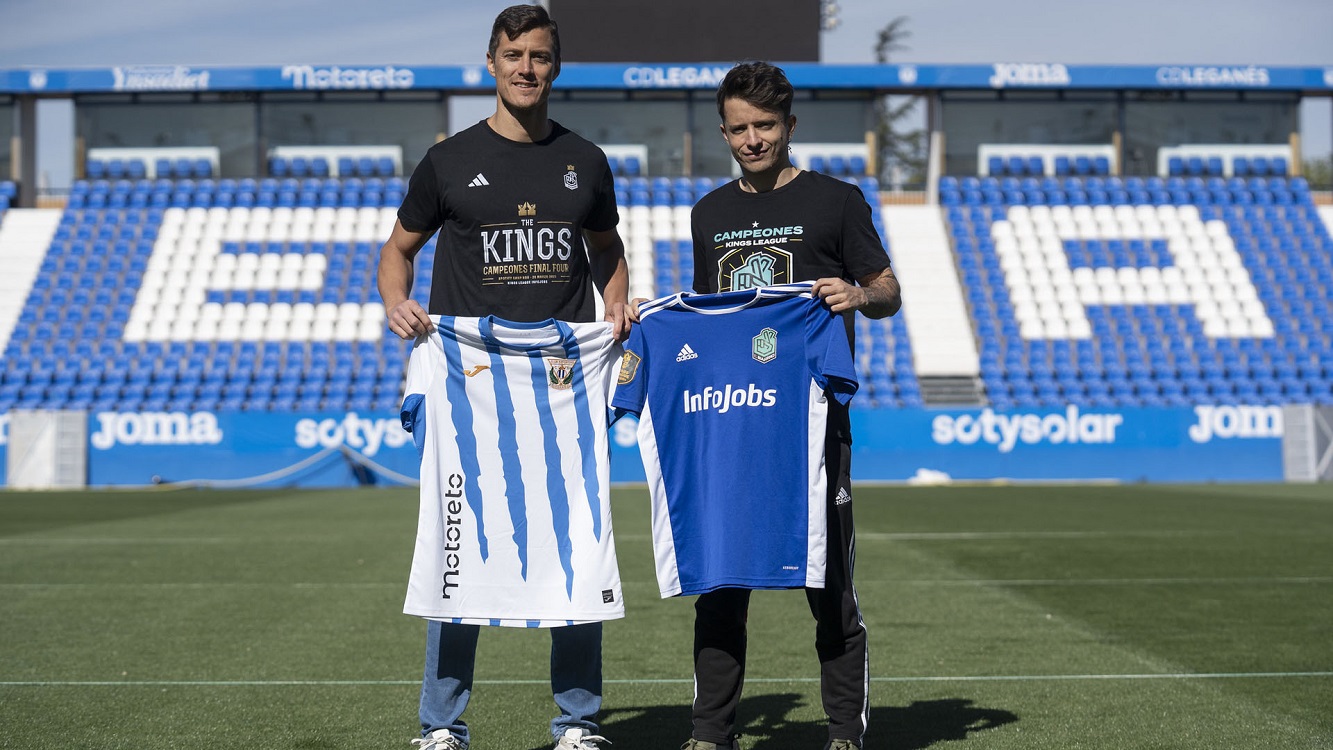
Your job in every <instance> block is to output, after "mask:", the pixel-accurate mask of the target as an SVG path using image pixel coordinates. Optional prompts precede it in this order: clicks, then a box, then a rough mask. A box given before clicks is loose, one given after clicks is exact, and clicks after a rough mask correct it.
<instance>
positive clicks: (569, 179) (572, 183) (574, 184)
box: [565, 164, 579, 190]
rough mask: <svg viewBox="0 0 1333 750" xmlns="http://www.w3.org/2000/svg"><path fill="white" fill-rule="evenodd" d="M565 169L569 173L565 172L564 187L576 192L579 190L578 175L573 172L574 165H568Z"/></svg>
mask: <svg viewBox="0 0 1333 750" xmlns="http://www.w3.org/2000/svg"><path fill="white" fill-rule="evenodd" d="M567 169H568V170H569V171H568V172H565V187H567V188H569V189H570V190H578V189H579V173H578V172H575V171H574V165H573V164H570V165H569V166H568V167H567Z"/></svg>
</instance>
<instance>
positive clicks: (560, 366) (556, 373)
mask: <svg viewBox="0 0 1333 750" xmlns="http://www.w3.org/2000/svg"><path fill="white" fill-rule="evenodd" d="M546 384H547V385H549V386H551V388H553V389H555V390H557V391H567V390H569V389H570V388H573V387H574V360H572V359H560V358H558V357H547V358H546Z"/></svg>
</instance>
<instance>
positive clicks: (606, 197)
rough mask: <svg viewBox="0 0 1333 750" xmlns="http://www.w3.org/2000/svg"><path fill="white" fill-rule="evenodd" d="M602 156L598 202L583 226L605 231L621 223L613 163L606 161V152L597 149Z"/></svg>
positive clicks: (593, 230)
mask: <svg viewBox="0 0 1333 750" xmlns="http://www.w3.org/2000/svg"><path fill="white" fill-rule="evenodd" d="M597 155H598V156H599V157H600V158H601V163H600V164H598V168H599V169H600V170H601V172H602V177H601V179H600V180H598V181H597V202H596V205H594V206H593V207H592V212H591V213H589V214H588V219H587V220H586V221H584V222H583V228H584V229H587V230H589V231H592V232H605V231H607V230H608V229H615V228H616V226H617V225H618V224H619V223H620V213H619V212H618V211H617V210H616V179H615V177H614V176H612V174H611V165H610V164H609V163H608V162H607V161H606V153H605V152H603V151H602V150H601V149H598V150H597Z"/></svg>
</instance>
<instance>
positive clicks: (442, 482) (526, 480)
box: [403, 316, 624, 627]
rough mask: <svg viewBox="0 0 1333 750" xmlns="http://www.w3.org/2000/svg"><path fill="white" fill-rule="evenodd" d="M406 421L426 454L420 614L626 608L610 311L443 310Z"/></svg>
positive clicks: (575, 613)
mask: <svg viewBox="0 0 1333 750" xmlns="http://www.w3.org/2000/svg"><path fill="white" fill-rule="evenodd" d="M432 320H434V321H435V324H436V331H435V332H434V333H432V334H430V335H429V336H424V337H422V338H420V339H418V341H417V344H416V347H415V348H414V350H413V353H412V359H411V362H410V363H409V365H408V376H407V384H406V391H405V392H406V396H405V398H404V402H403V424H404V427H405V428H407V429H408V430H410V431H411V432H412V433H413V436H414V439H415V441H416V444H417V447H418V449H419V450H420V452H421V457H422V464H421V469H422V471H421V492H422V496H421V500H422V501H421V516H420V518H419V526H418V536H417V547H416V554H415V556H414V558H413V568H412V576H411V580H410V582H409V587H408V597H407V603H406V606H405V610H404V611H406V612H407V613H408V614H414V615H419V616H422V617H427V618H431V619H441V620H448V621H454V622H468V623H473V622H476V623H481V624H490V625H509V626H518V627H546V626H552V625H562V624H569V623H578V622H591V621H600V620H606V619H611V618H615V617H620V616H623V612H624V609H623V603H622V601H621V594H620V580H619V573H618V571H617V566H616V559H615V547H614V542H613V539H612V533H611V517H610V509H609V504H608V500H609V496H608V489H609V478H610V467H609V444H608V442H607V423H608V417H609V412H608V408H607V402H608V399H609V393H610V389H611V387H612V380H613V377H614V374H615V371H616V366H617V365H618V363H619V358H620V354H621V349H620V347H619V345H617V344H616V343H615V341H614V337H613V336H612V334H611V330H610V327H609V326H608V325H607V324H605V323H564V322H559V321H554V320H547V321H542V322H539V323H513V322H508V321H503V320H500V319H497V318H493V317H487V318H461V317H449V316H432Z"/></svg>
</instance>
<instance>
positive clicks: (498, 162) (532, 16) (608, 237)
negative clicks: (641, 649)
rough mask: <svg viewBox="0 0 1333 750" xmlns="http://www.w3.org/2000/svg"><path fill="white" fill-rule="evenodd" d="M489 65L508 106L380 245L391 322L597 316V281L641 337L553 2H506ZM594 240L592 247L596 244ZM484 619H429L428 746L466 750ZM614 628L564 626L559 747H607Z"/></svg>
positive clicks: (408, 328) (429, 181)
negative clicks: (562, 104)
mask: <svg viewBox="0 0 1333 750" xmlns="http://www.w3.org/2000/svg"><path fill="white" fill-rule="evenodd" d="M486 66H487V69H488V70H490V72H491V75H493V76H495V79H496V83H495V86H496V108H495V113H494V114H492V115H491V116H490V117H489V118H487V119H486V120H484V121H482V122H480V123H477V124H476V125H474V126H472V127H470V128H468V129H467V130H464V131H463V132H461V133H458V134H456V135H455V136H453V137H452V138H449V139H447V140H444V141H441V142H440V143H438V144H436V145H435V146H433V147H431V149H430V150H429V151H427V152H426V157H425V158H424V159H422V160H421V163H420V164H419V165H418V166H417V168H416V171H415V172H414V173H413V175H412V178H411V180H410V182H409V183H408V190H407V195H406V196H405V197H404V199H403V204H402V207H401V208H400V209H399V210H398V221H397V223H396V224H395V225H394V228H393V233H392V234H391V235H390V237H389V239H388V241H387V242H385V243H384V246H383V247H382V248H381V249H380V262H379V281H378V284H379V290H380V295H381V296H382V297H383V298H384V306H385V309H386V312H387V315H388V321H389V328H390V329H391V330H392V331H393V332H394V333H395V334H397V335H398V336H400V337H402V338H404V339H408V340H410V339H414V338H416V337H417V336H420V335H422V334H424V333H428V332H430V331H431V330H433V328H434V326H433V324H432V323H431V320H430V317H429V315H452V316H468V317H480V316H486V315H494V316H496V317H499V318H503V319H505V320H510V321H518V322H535V321H542V320H546V319H548V318H555V319H557V320H563V321H570V322H589V321H592V320H593V319H594V317H595V312H594V310H595V298H594V296H593V295H594V292H593V287H594V286H596V288H597V290H598V291H600V292H601V295H602V299H603V301H604V303H605V312H606V314H605V319H606V320H607V321H608V322H610V323H611V325H612V327H613V328H614V330H615V333H616V336H617V338H619V339H621V340H623V339H624V338H625V336H627V335H628V333H629V320H628V318H627V316H626V304H625V303H626V296H627V292H628V288H629V274H628V270H627V266H626V264H625V248H624V244H623V243H622V242H621V239H620V236H619V234H618V233H617V232H616V224H617V222H618V217H617V214H616V204H615V190H614V187H613V184H612V177H611V170H610V168H609V166H608V164H607V160H606V155H605V154H603V153H602V151H601V149H599V148H597V147H596V146H594V145H593V144H591V143H589V142H588V141H586V140H584V139H582V138H580V137H579V136H577V135H575V134H574V133H571V132H570V131H568V130H566V129H565V128H563V127H561V126H560V125H559V124H558V123H556V122H553V121H551V120H549V119H547V116H546V115H547V99H548V97H549V96H550V92H551V84H552V82H553V81H554V80H555V78H556V76H557V75H559V73H560V38H559V34H558V32H557V28H556V25H555V22H554V21H552V20H551V18H550V16H549V15H547V12H546V10H545V9H544V8H542V7H540V6H536V5H516V6H513V7H510V8H507V9H505V10H504V11H502V12H501V13H500V15H499V16H498V17H497V18H496V19H495V24H494V25H493V27H492V29H491V40H490V47H489V49H488V51H487V53H486ZM436 230H439V233H440V236H439V240H438V241H437V243H436V249H435V267H434V274H433V277H432V279H431V292H430V310H429V312H428V311H427V310H426V309H424V308H423V307H422V306H421V305H420V304H419V303H418V302H416V301H415V300H413V299H411V298H410V297H409V295H410V293H411V290H412V278H413V259H414V258H415V257H416V254H417V252H419V251H420V250H421V248H422V246H424V245H425V244H426V241H427V240H429V239H430V237H431V235H432V234H434V233H435V231H436ZM585 247H586V250H585ZM479 630H480V628H479V627H478V626H476V625H461V624H455V623H441V622H435V621H432V622H430V623H429V624H428V626H427V646H426V666H425V674H424V676H423V679H422V684H421V704H420V718H421V735H422V736H421V738H419V739H414V740H412V743H413V744H414V745H419V746H420V747H421V748H422V749H423V750H466V748H467V747H468V745H469V743H470V742H471V736H470V734H469V731H468V727H467V724H466V723H465V722H464V721H463V720H462V718H461V717H462V714H463V710H464V709H465V708H466V707H467V702H468V698H469V697H470V695H471V692H472V678H473V666H474V664H475V661H476V648H477V637H478V635H479ZM601 649H602V627H601V623H592V624H586V625H569V626H565V627H559V628H551V684H552V689H553V691H554V696H555V702H556V705H557V707H558V708H559V709H560V715H559V716H557V717H556V718H555V719H553V720H552V721H551V733H552V735H553V737H554V738H555V742H556V744H555V747H556V748H557V750H595V748H596V747H597V744H598V743H599V742H602V741H604V740H603V739H602V738H601V737H600V736H598V735H597V724H596V723H595V721H596V718H597V713H598V711H599V710H600V709H601V703H602V695H601V693H602V650H601Z"/></svg>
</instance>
